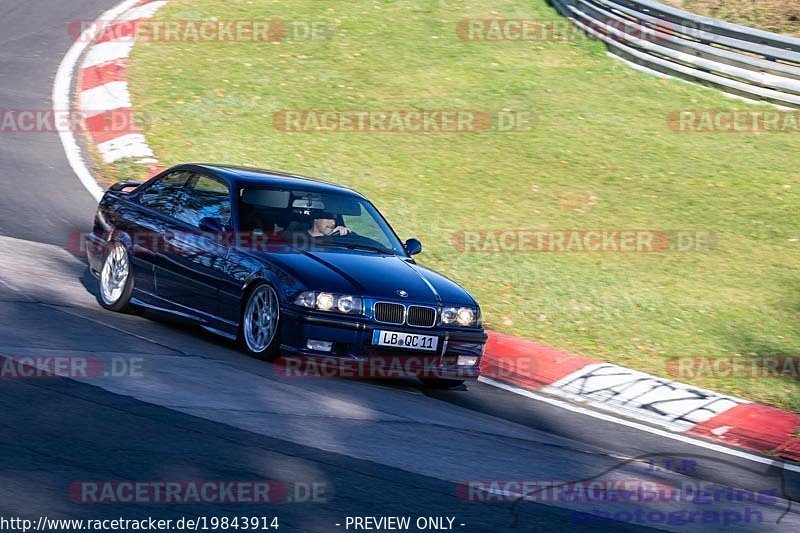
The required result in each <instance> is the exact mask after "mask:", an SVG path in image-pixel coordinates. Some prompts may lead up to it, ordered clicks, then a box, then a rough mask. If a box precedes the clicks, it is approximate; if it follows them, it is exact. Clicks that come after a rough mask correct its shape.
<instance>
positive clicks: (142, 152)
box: [97, 133, 153, 163]
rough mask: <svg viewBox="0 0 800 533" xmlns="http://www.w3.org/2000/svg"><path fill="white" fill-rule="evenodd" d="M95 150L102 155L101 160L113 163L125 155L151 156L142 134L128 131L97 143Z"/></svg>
mask: <svg viewBox="0 0 800 533" xmlns="http://www.w3.org/2000/svg"><path fill="white" fill-rule="evenodd" d="M97 150H98V151H99V152H100V154H101V155H102V156H103V162H105V163H113V162H114V161H119V160H120V159H124V158H126V157H153V152H152V150H150V147H149V146H147V142H146V141H145V138H144V135H142V134H140V133H128V134H126V135H122V136H120V137H117V138H115V139H111V140H110V141H106V142H102V143H98V144H97Z"/></svg>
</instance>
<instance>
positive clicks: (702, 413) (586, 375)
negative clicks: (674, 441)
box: [541, 363, 749, 431]
mask: <svg viewBox="0 0 800 533" xmlns="http://www.w3.org/2000/svg"><path fill="white" fill-rule="evenodd" d="M541 392H543V393H545V394H551V395H554V396H560V397H562V398H566V399H568V400H572V401H575V402H578V403H583V404H588V405H591V406H592V407H595V408H598V409H604V410H607V411H612V412H615V413H618V414H620V415H622V416H632V417H635V418H638V419H640V420H645V421H648V422H650V423H654V424H658V425H660V426H662V427H665V428H667V429H671V430H674V431H687V430H689V429H692V428H693V427H694V426H696V425H697V424H700V423H702V422H705V421H707V420H710V419H711V418H714V417H715V416H717V415H719V414H721V413H724V412H725V411H727V410H729V409H732V408H734V407H736V406H737V405H740V404H744V403H749V402H747V401H746V400H742V399H739V398H734V397H732V396H725V395H722V394H718V393H716V392H714V391H710V390H705V389H701V388H699V387H695V386H693V385H687V384H685V383H680V382H678V381H672V380H671V379H668V378H662V377H658V376H653V375H651V374H646V373H644V372H639V371H637V370H633V369H630V368H625V367H622V366H619V365H614V364H611V363H594V364H590V365H587V366H585V367H583V368H581V369H580V370H576V371H575V372H572V373H571V374H568V375H566V376H564V377H563V378H561V379H559V380H558V381H555V382H554V383H552V384H550V385H548V386H547V387H544V388H543V389H542V390H541Z"/></svg>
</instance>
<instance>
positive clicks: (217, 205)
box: [175, 174, 231, 226]
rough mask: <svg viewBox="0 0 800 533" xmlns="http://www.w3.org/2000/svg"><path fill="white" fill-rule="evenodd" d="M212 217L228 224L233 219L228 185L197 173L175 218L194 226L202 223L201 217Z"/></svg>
mask: <svg viewBox="0 0 800 533" xmlns="http://www.w3.org/2000/svg"><path fill="white" fill-rule="evenodd" d="M205 217H212V218H216V219H219V220H220V221H221V222H222V224H223V225H226V226H227V225H228V224H229V222H230V219H231V200H230V196H229V194H228V186H227V185H225V184H224V183H222V182H220V181H217V180H215V179H212V178H209V177H208V176H203V175H199V174H196V175H195V176H194V178H193V179H192V183H191V184H190V185H189V187H187V188H186V194H185V195H184V199H183V202H182V203H181V206H180V209H178V212H177V213H175V218H177V219H178V220H182V221H184V222H187V223H189V224H191V225H193V226H199V225H200V219H202V218H205Z"/></svg>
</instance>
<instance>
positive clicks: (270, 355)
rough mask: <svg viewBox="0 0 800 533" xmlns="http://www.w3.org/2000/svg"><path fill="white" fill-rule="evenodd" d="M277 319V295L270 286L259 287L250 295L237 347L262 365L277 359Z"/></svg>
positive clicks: (243, 312)
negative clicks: (264, 361)
mask: <svg viewBox="0 0 800 533" xmlns="http://www.w3.org/2000/svg"><path fill="white" fill-rule="evenodd" d="M280 315H281V311H280V302H279V300H278V295H277V294H276V293H275V289H273V288H272V286H271V285H269V284H267V283H261V284H259V285H257V286H256V287H255V288H254V289H253V290H252V291H250V294H249V296H248V297H247V302H246V303H245V305H244V308H243V311H242V319H241V321H240V326H239V343H240V344H241V346H242V348H244V350H245V351H246V352H247V353H248V354H250V355H252V356H253V357H256V358H258V359H264V360H266V361H272V360H274V359H275V358H276V357H277V356H278V345H279V344H280V342H279V340H278V322H279V321H280Z"/></svg>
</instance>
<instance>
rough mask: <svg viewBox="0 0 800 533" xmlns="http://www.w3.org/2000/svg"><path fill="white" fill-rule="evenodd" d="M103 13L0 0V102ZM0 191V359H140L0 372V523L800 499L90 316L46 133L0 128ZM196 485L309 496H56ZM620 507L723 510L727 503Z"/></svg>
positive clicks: (18, 96) (70, 177)
mask: <svg viewBox="0 0 800 533" xmlns="http://www.w3.org/2000/svg"><path fill="white" fill-rule="evenodd" d="M112 5H113V1H112V0H102V1H101V0H70V1H69V2H65V1H63V0H38V1H36V2H10V1H9V0H3V3H2V7H0V108H5V109H49V108H50V106H51V101H50V96H51V90H52V85H53V77H54V74H55V72H56V69H57V67H58V64H59V62H60V61H61V58H62V57H63V55H64V53H66V51H67V49H68V48H69V46H70V44H71V42H70V40H69V36H68V34H67V26H68V24H69V23H70V22H71V21H75V20H86V19H94V18H96V17H97V16H99V14H101V13H102V12H103V11H105V10H106V9H108V8H110V7H112ZM0 192H1V193H0V355H2V356H4V357H6V356H25V355H77V356H90V357H97V358H99V360H101V361H103V363H104V364H105V365H106V368H111V365H113V364H120V362H121V363H124V364H126V365H130V364H132V363H134V362H135V363H136V364H141V372H138V373H136V374H135V375H127V376H120V377H113V376H104V375H100V376H96V377H91V376H89V377H86V378H82V379H60V378H50V379H0V405H2V408H0V426H1V427H2V431H1V432H0V451H1V452H2V460H1V461H0V517H6V518H8V517H23V518H29V519H33V520H37V519H38V518H39V517H42V516H46V517H48V518H82V519H103V518H118V517H122V518H142V517H148V516H151V517H158V518H165V519H166V518H170V519H173V520H177V519H178V518H180V517H198V516H205V517H212V516H222V515H228V516H233V515H240V516H243V515H247V516H267V517H272V516H277V517H279V520H280V525H281V528H280V529H279V531H286V530H298V531H337V530H342V531H344V530H346V529H345V520H346V518H347V517H348V516H351V517H352V516H362V517H363V516H410V517H412V523H413V519H416V517H420V516H439V517H453V518H454V519H455V520H454V525H453V528H454V529H455V530H461V531H503V530H509V531H533V530H536V531H555V530H558V531H632V530H644V529H649V528H651V527H653V528H658V529H666V530H672V531H709V530H726V531H727V530H734V531H735V530H741V531H753V530H759V531H762V530H763V531H792V530H794V531H796V530H800V515H798V513H797V512H796V511H795V510H794V509H789V505H788V500H787V499H794V500H798V499H800V498H799V497H800V488H799V487H800V484H799V483H798V477H797V474H796V473H793V472H785V471H782V470H780V469H778V468H775V467H771V466H769V465H765V464H761V463H757V462H754V461H750V460H748V459H745V458H740V457H736V456H733V455H730V454H725V453H719V452H716V451H713V450H709V449H706V448H702V447H697V446H693V445H690V444H687V443H682V442H677V441H672V440H669V439H664V438H663V437H659V436H657V435H654V434H651V433H647V432H643V431H639V430H636V429H634V428H629V427H626V426H621V425H618V424H614V423H610V422H606V421H603V420H598V419H595V418H588V417H586V416H584V415H581V414H579V413H574V412H571V411H569V410H565V409H562V408H559V407H556V406H552V405H549V404H546V403H542V402H537V401H534V400H531V399H530V398H526V397H523V396H518V395H515V394H512V393H509V392H507V391H504V390H500V389H497V388H494V387H491V386H489V385H487V384H484V383H472V384H469V385H468V386H466V387H465V388H463V389H461V390H455V391H444V392H442V391H428V390H424V389H421V388H420V387H418V386H417V385H416V384H415V383H414V382H411V381H392V382H387V381H357V380H345V379H322V378H319V379H300V378H296V377H295V378H292V377H288V376H286V375H285V374H286V373H285V372H284V371H282V369H281V368H280V367H276V366H274V365H270V364H268V363H263V362H260V361H256V360H253V359H250V358H248V357H246V356H245V355H243V354H241V353H239V352H238V351H236V350H235V348H234V347H233V346H232V345H231V344H230V343H228V342H226V341H222V340H220V339H217V338H215V337H213V336H211V335H209V334H206V333H203V332H201V331H199V330H198V329H196V328H193V327H190V326H185V325H181V324H177V323H174V322H172V321H169V320H167V319H165V318H163V317H157V316H153V315H150V314H148V315H145V316H144V317H139V316H128V315H119V314H114V313H110V312H107V311H104V310H103V309H101V308H100V307H99V306H98V305H97V302H96V297H95V294H96V288H95V282H94V279H93V278H92V277H91V276H90V275H89V274H88V272H87V270H86V266H85V264H84V262H83V260H82V259H81V258H80V257H76V256H74V255H72V254H70V253H68V252H67V251H66V250H65V249H64V248H65V246H66V243H67V241H68V239H69V237H70V235H73V234H74V232H76V231H86V230H88V229H89V228H90V223H91V219H92V216H93V213H94V208H95V202H94V200H93V199H92V198H91V196H90V195H89V193H88V192H86V190H85V189H84V188H83V187H82V185H81V184H80V183H79V182H78V180H77V179H76V177H75V176H74V174H73V173H72V171H71V170H70V168H69V165H68V163H67V161H66V158H65V155H64V152H63V149H62V146H61V143H60V141H59V139H58V136H57V135H56V134H54V133H52V134H47V133H28V134H22V133H17V134H11V133H0ZM423 259H424V258H423ZM637 458H638V460H636V459H637ZM664 458H673V459H677V460H688V461H693V463H694V464H695V465H696V469H695V470H694V471H686V472H682V473H675V472H670V471H668V470H665V469H652V468H650V467H648V466H647V464H646V462H645V461H647V460H654V461H655V462H656V463H660V462H661V461H662V460H663V459H664ZM660 464H663V463H660ZM209 479H213V480H264V479H270V480H281V481H283V482H285V483H288V484H289V485H290V486H306V485H311V484H312V483H317V486H318V487H324V489H320V491H323V490H324V493H323V492H321V493H320V494H319V495H318V496H319V497H318V498H317V500H318V501H303V502H298V501H295V502H286V503H280V504H267V505H263V504H262V505H250V504H171V505H161V504H131V503H118V504H91V503H89V504H86V503H76V502H75V501H73V499H71V498H70V494H69V488H70V486H71V485H72V484H73V483H75V482H76V481H86V480H99V481H103V480H108V481H120V480H209ZM492 479H496V480H562V481H571V480H587V479H594V480H606V479H642V480H648V481H657V482H659V483H662V484H667V485H671V486H674V487H680V486H681V485H682V484H684V486H685V484H686V483H692V482H694V483H698V484H699V483H701V482H714V483H717V484H722V485H725V486H733V487H738V488H742V489H749V490H768V489H776V490H777V493H778V494H779V495H781V496H782V497H781V498H780V499H779V500H778V501H776V502H774V503H772V504H770V505H761V506H758V505H752V506H751V507H752V508H753V509H755V510H758V511H760V512H762V515H763V521H762V522H760V523H752V522H751V523H741V524H735V525H728V526H724V525H723V524H721V523H719V522H716V523H714V522H711V523H709V522H707V523H693V524H687V525H668V524H665V523H663V522H657V521H656V520H651V521H650V522H647V523H646V524H643V525H632V524H624V523H621V522H617V521H613V520H604V519H596V520H592V521H591V522H590V523H587V522H586V521H585V520H584V521H582V520H580V519H578V518H576V517H575V515H574V513H573V511H574V510H581V511H591V510H592V509H598V508H599V509H600V510H603V511H611V512H617V511H619V510H631V511H633V510H635V509H636V508H637V507H636V506H631V505H630V504H621V503H601V504H600V505H596V504H587V503H582V504H575V503H565V502H548V503H546V504H545V503H538V502H529V501H526V502H521V503H511V502H505V503H503V502H500V503H482V502H472V501H464V500H463V499H461V498H459V497H458V496H457V487H458V485H459V482H461V481H464V480H492ZM304 484H305V485H304ZM294 499H295V500H297V499H302V498H298V497H297V496H295V497H294ZM687 505H688V507H687ZM638 507H639V508H644V509H645V510H656V511H663V512H667V511H681V510H687V509H688V510H689V511H696V510H700V511H704V510H714V511H720V512H721V511H722V510H727V511H730V512H739V511H742V510H743V508H744V507H745V504H743V503H741V502H716V503H713V504H711V505H705V506H703V507H697V505H696V504H685V503H684V504H680V503H675V502H671V503H663V502H661V503H651V504H639V506H638ZM794 507H797V504H795V506H794ZM787 509H788V512H787ZM779 518H780V522H779V523H778V522H777V520H778V519H779ZM336 524H341V525H340V526H337V525H336ZM461 524H463V525H461ZM0 529H2V527H0ZM351 530H352V529H351ZM411 530H412V531H414V530H416V529H414V528H413V527H412V529H411Z"/></svg>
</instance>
